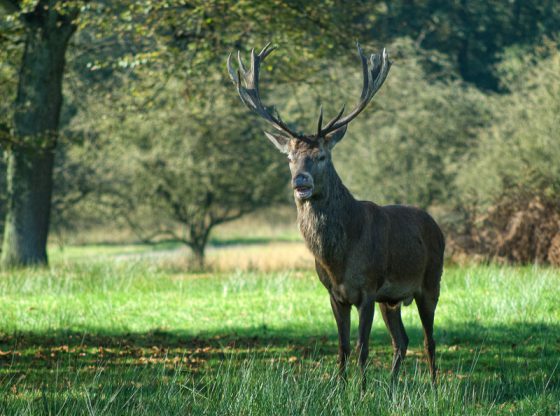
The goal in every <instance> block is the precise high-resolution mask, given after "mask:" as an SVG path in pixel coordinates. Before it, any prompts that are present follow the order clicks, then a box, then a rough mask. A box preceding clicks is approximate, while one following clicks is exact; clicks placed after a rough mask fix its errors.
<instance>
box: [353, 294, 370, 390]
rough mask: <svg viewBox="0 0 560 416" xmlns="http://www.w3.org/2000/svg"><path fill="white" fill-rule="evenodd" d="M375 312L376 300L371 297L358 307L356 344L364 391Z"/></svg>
mask: <svg viewBox="0 0 560 416" xmlns="http://www.w3.org/2000/svg"><path fill="white" fill-rule="evenodd" d="M374 312H375V302H374V301H373V300H370V299H366V300H364V302H362V304H361V305H360V307H359V309H358V313H359V317H360V323H359V324H358V344H357V345H356V351H357V352H358V357H359V363H360V371H361V374H362V392H365V390H366V364H367V359H368V355H369V335H370V333H371V325H372V323H373V314H374Z"/></svg>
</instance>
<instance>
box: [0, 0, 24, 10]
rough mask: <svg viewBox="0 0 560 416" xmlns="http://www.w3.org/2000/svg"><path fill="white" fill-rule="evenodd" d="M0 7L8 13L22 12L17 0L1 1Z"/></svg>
mask: <svg viewBox="0 0 560 416" xmlns="http://www.w3.org/2000/svg"><path fill="white" fill-rule="evenodd" d="M0 7H2V8H3V9H4V10H6V11H7V12H8V13H19V12H21V7H20V5H19V2H18V1H17V0H0Z"/></svg>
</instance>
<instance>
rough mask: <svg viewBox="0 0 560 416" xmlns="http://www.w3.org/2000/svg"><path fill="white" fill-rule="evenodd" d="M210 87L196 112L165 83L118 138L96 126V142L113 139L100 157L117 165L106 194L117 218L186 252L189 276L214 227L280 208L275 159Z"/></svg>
mask: <svg viewBox="0 0 560 416" xmlns="http://www.w3.org/2000/svg"><path fill="white" fill-rule="evenodd" d="M214 81H217V82H214V83H210V86H209V87H207V90H206V94H205V96H206V97H207V99H208V100H207V101H206V102H204V104H202V103H200V102H197V101H189V100H186V99H185V96H184V94H183V93H182V92H181V85H180V84H179V83H178V82H177V80H169V81H168V84H167V86H166V88H165V91H163V92H161V93H160V95H159V97H158V99H157V101H156V102H155V103H153V104H154V110H152V111H151V112H150V115H149V116H148V117H146V115H143V114H137V113H128V114H126V116H125V117H124V118H122V119H121V126H120V128H119V130H118V131H115V129H114V127H113V126H109V125H106V126H101V134H103V133H104V132H103V129H104V128H105V127H108V128H109V129H111V131H112V133H113V136H112V145H111V146H110V147H106V148H105V150H104V151H105V152H107V153H105V155H104V157H105V158H108V159H112V160H114V161H118V163H114V164H113V166H114V169H117V171H116V172H115V170H114V169H113V170H112V171H111V172H110V174H111V175H113V177H114V178H115V181H114V182H113V188H112V189H111V191H110V192H108V193H107V194H111V195H112V197H111V199H112V205H113V206H116V207H117V209H116V212H117V214H118V215H120V216H121V217H122V218H124V219H125V220H126V221H127V222H128V224H130V225H131V226H132V227H133V229H134V230H136V231H137V233H138V235H139V236H140V237H141V239H143V240H153V239H154V238H158V237H170V238H173V239H174V240H176V241H179V242H181V243H183V244H185V245H187V246H188V247H190V249H191V250H192V253H193V256H194V264H195V266H196V267H197V268H202V267H203V266H204V255H205V248H206V245H207V243H208V239H209V236H210V233H211V231H212V229H213V228H214V227H215V226H217V225H219V224H223V223H224V222H227V221H232V220H234V219H236V218H239V217H241V216H242V215H245V214H247V213H249V212H252V211H255V210H256V209H258V208H260V207H263V206H267V205H270V204H273V203H275V202H278V201H279V200H282V199H283V200H286V198H285V196H286V194H285V192H283V190H284V189H285V186H286V178H287V176H286V172H283V171H282V169H280V166H281V165H280V163H279V162H280V160H279V157H278V155H277V154H276V153H275V152H274V149H272V148H271V146H270V145H269V143H268V141H267V140H266V139H265V138H264V137H263V133H262V131H261V130H260V129H259V128H258V125H256V124H255V123H254V120H253V119H252V118H251V117H249V116H247V114H245V112H244V110H243V108H242V107H241V106H239V105H236V104H237V102H236V97H235V96H234V94H227V95H226V91H228V92H229V91H230V88H227V87H230V86H229V85H227V87H226V86H225V85H223V84H221V83H220V82H219V78H218V79H215V80H214ZM212 85H217V86H218V87H215V86H214V87H213V86H212ZM125 158H126V159H125ZM125 160H128V162H125ZM107 182H108V181H107Z"/></svg>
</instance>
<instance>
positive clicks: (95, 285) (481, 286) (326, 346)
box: [0, 258, 560, 415]
mask: <svg viewBox="0 0 560 416" xmlns="http://www.w3.org/2000/svg"><path fill="white" fill-rule="evenodd" d="M559 295H560V272H559V271H557V270H553V269H548V268H538V267H525V268H513V267H498V266H472V267H466V268H457V267H451V268H448V269H447V270H446V272H445V275H444V279H443V284H442V295H441V299H440V304H439V307H438V310H437V313H436V341H437V342H438V359H439V367H440V377H439V381H440V383H439V387H438V390H437V393H436V392H435V391H434V390H432V388H431V385H430V383H429V379H428V377H427V374H426V372H427V368H426V363H425V362H424V357H423V353H422V334H421V326H420V322H419V318H418V316H417V313H416V308H415V307H414V304H413V305H411V306H410V307H407V308H405V309H404V317H403V320H404V324H405V326H406V328H407V332H408V334H409V336H410V339H411V343H410V349H409V356H408V360H407V361H406V363H405V371H404V372H403V374H402V376H401V380H400V383H399V384H398V385H397V387H396V390H392V389H391V388H390V385H389V384H388V372H389V367H390V362H391V346H390V340H389V337H388V335H387V332H386V330H385V328H384V325H383V323H382V320H381V319H380V315H379V314H376V317H375V320H374V328H373V332H372V353H371V360H370V366H369V370H368V374H369V380H370V383H369V389H368V391H367V393H366V395H365V396H363V397H362V396H361V395H360V392H359V389H358V385H359V383H358V382H357V380H356V377H357V371H356V369H355V367H354V366H352V367H351V369H350V382H349V384H348V386H347V387H345V388H344V387H343V385H341V384H340V383H339V382H338V381H337V379H336V377H335V374H336V357H335V356H336V329H335V324H334V320H333V318H332V313H331V311H330V306H329V301H328V295H327V293H326V291H325V289H324V288H323V287H322V286H321V284H320V283H319V281H318V280H317V278H316V277H315V276H314V273H312V272H311V271H285V272H274V273H262V272H241V271H239V272H236V271H232V272H220V273H205V274H204V273H198V274H192V273H179V272H176V271H175V269H174V268H169V267H166V266H165V265H162V264H160V263H158V262H151V261H149V260H138V261H130V260H128V261H123V260H116V259H113V260H110V259H107V258H103V259H100V260H99V261H94V260H88V261H80V262H77V263H76V262H71V261H61V262H54V263H53V266H52V267H51V269H50V270H48V269H37V270H27V271H16V272H12V273H3V274H1V275H0V351H1V352H0V414H49V413H51V414H154V413H160V414H347V413H352V414H366V413H367V414H391V415H401V414H414V415H416V414H417V415H424V414H442V415H447V414H465V413H468V414H558V412H560V407H559V405H558V403H559V401H560V382H559V380H560V376H559V375H560V369H558V368H557V367H558V365H559V362H560V324H559V323H558V322H560V307H558V302H557V299H558V298H559ZM352 319H353V336H354V339H355V335H356V334H355V332H356V321H357V316H356V314H355V313H354V314H353V316H352Z"/></svg>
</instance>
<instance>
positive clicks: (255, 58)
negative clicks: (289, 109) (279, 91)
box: [227, 42, 302, 138]
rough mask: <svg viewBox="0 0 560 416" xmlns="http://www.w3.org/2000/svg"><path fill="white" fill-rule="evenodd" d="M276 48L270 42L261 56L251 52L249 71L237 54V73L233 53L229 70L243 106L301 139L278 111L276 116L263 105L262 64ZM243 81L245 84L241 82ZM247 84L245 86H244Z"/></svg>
mask: <svg viewBox="0 0 560 416" xmlns="http://www.w3.org/2000/svg"><path fill="white" fill-rule="evenodd" d="M274 49H275V48H274V47H271V46H270V42H269V43H267V44H266V45H265V47H264V48H263V49H262V50H261V52H260V53H259V54H255V50H254V49H252V50H251V64H250V67H249V69H248V70H247V69H246V68H245V66H244V65H243V61H242V60H241V54H240V52H239V51H238V52H237V60H238V64H239V69H238V70H237V72H236V71H235V70H234V69H233V66H232V63H231V53H230V54H229V56H228V59H227V68H228V72H229V76H230V78H231V80H232V81H233V83H234V84H235V85H236V87H237V92H238V94H239V97H240V98H241V101H242V102H243V104H245V105H246V106H247V108H249V109H250V110H251V111H253V112H255V113H256V114H258V115H259V116H261V117H262V118H264V119H265V120H267V121H268V122H270V123H271V124H272V125H273V126H274V128H276V129H277V130H280V131H283V132H285V133H287V134H288V135H290V136H292V137H295V138H301V137H302V136H301V135H299V134H297V133H296V132H294V131H292V130H291V129H290V128H289V127H288V126H287V125H286V123H284V122H283V121H282V119H281V118H280V115H279V114H278V111H276V116H275V115H274V114H273V112H274V110H273V112H270V111H269V110H268V109H267V108H266V107H265V106H264V104H263V103H262V101H261V98H260V92H259V72H260V64H261V63H262V62H263V61H264V60H265V58H266V57H267V56H268V55H270V53H271V52H272V51H273V50H274ZM242 79H243V83H242V82H241V80H242ZM243 84H245V85H243Z"/></svg>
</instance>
